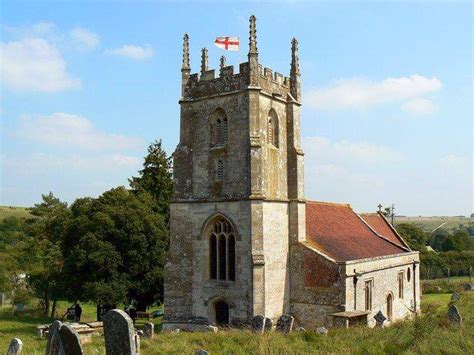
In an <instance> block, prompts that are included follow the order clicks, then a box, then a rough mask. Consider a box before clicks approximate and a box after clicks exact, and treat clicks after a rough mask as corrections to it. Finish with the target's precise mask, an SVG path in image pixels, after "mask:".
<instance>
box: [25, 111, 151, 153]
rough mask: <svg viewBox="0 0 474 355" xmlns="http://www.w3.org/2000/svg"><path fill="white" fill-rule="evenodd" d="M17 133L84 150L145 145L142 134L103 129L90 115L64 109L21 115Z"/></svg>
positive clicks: (27, 137) (28, 137) (125, 148)
mask: <svg viewBox="0 0 474 355" xmlns="http://www.w3.org/2000/svg"><path fill="white" fill-rule="evenodd" d="M17 134H18V136H19V137H20V138H22V139H26V140H32V141H35V142H40V143H43V144H47V145H52V146H60V147H70V148H74V149H76V148H80V149H84V150H99V151H103V150H113V151H124V150H128V149H139V148H141V147H142V146H143V140H142V139H141V138H136V137H128V136H123V135H118V134H112V133H107V132H102V131H100V130H98V129H97V128H95V127H94V126H93V124H92V122H91V121H89V120H88V119H87V118H84V117H81V116H77V115H73V114H68V113H61V112H59V113H54V114H52V115H50V116H42V117H36V118H32V117H29V116H24V117H22V118H20V128H19V129H18V133H17ZM117 161H118V160H117Z"/></svg>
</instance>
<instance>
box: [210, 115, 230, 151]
mask: <svg viewBox="0 0 474 355" xmlns="http://www.w3.org/2000/svg"><path fill="white" fill-rule="evenodd" d="M228 123H229V121H228V119H227V116H226V114H225V112H224V110H222V109H221V108H218V109H216V110H215V111H214V113H213V114H212V118H211V144H212V145H213V146H221V145H225V144H227V139H228Z"/></svg>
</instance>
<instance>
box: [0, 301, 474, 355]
mask: <svg viewBox="0 0 474 355" xmlns="http://www.w3.org/2000/svg"><path fill="white" fill-rule="evenodd" d="M450 297H451V295H450V294H430V295H423V299H422V309H423V313H424V315H423V316H420V317H417V318H416V319H414V320H409V321H405V322H398V323H396V324H394V325H393V326H391V327H389V328H385V329H369V328H367V327H356V328H350V329H331V330H330V331H329V334H328V335H327V336H324V335H319V334H315V333H313V332H304V333H297V332H293V333H292V334H290V335H287V336H284V335H281V334H278V333H275V332H272V333H267V334H264V335H257V334H254V333H251V332H249V331H239V330H231V331H220V332H218V333H216V334H214V333H183V332H181V333H178V334H174V333H157V334H156V335H155V337H154V339H152V340H142V347H141V353H142V354H194V352H195V351H196V350H197V349H200V348H202V349H205V350H207V351H209V352H210V353H211V354H290V353H291V354H306V353H322V354H329V353H332V354H334V353H337V354H347V353H351V354H366V353H370V354H373V353H374V354H381V353H393V354H399V353H404V354H429V353H433V354H446V353H449V354H467V353H471V352H472V349H473V348H474V292H469V293H467V292H466V293H462V294H461V300H460V301H459V302H458V303H457V305H458V308H459V310H460V312H461V314H462V316H463V318H464V322H463V324H462V325H461V326H460V327H455V326H451V325H449V324H448V323H447V321H446V319H445V313H446V310H447V307H448V304H449V302H450ZM60 306H61V309H62V310H63V311H64V310H65V308H66V307H67V303H65V302H61V304H60ZM83 310H84V319H86V320H87V319H88V318H91V320H93V319H94V313H95V307H94V305H83ZM45 321H46V320H45V319H42V318H41V317H38V316H35V315H34V312H25V314H23V315H15V316H12V315H11V312H10V311H9V308H4V309H2V310H0V351H4V350H3V349H6V348H7V347H8V343H9V341H10V339H11V338H13V337H14V336H18V337H20V338H21V339H22V340H23V343H24V351H25V354H35V353H36V354H42V353H44V348H45V346H46V340H44V339H39V338H37V336H36V325H37V324H41V323H43V322H45ZM142 323H143V322H140V323H139V324H138V326H140V324H142ZM156 323H157V324H159V320H157V322H156ZM84 350H85V353H86V354H105V348H104V339H103V337H95V338H94V342H93V343H92V344H88V345H86V346H85V348H84Z"/></svg>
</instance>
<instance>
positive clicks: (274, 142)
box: [164, 16, 306, 329]
mask: <svg viewBox="0 0 474 355" xmlns="http://www.w3.org/2000/svg"><path fill="white" fill-rule="evenodd" d="M200 69H201V70H200V74H191V68H190V63H189V39H188V35H187V34H185V35H184V44H183V63H182V68H181V74H182V92H181V100H180V106H181V122H180V140H179V144H178V146H177V148H176V151H175V152H174V155H173V157H174V179H175V180H174V184H175V192H174V197H173V200H172V203H171V220H170V238H171V239H170V250H169V254H168V262H167V265H166V269H165V300H164V302H165V317H164V328H165V329H172V328H175V327H179V328H181V329H183V327H184V328H194V329H196V328H199V327H200V326H201V325H203V324H207V323H211V324H227V323H239V322H246V321H249V320H250V319H251V318H252V317H253V316H254V315H257V314H259V315H265V316H266V317H269V318H276V317H278V316H280V315H281V314H282V313H285V312H289V311H290V274H289V273H290V269H291V267H290V265H289V263H290V260H291V258H290V254H291V252H292V245H295V244H297V243H298V242H299V241H302V240H304V239H305V233H306V231H305V200H304V181H303V151H302V149H301V142H300V106H301V103H300V100H301V84H300V70H299V63H298V42H297V41H296V39H293V40H292V42H291V67H290V77H289V78H288V77H284V76H283V75H281V74H279V73H276V72H275V73H273V71H272V70H271V69H269V68H263V67H262V65H261V64H260V63H259V58H258V48H257V30H256V19H255V17H254V16H252V17H251V18H250V37H249V51H248V62H245V63H241V64H240V66H239V72H238V73H234V68H233V66H226V64H225V58H224V57H222V58H221V60H220V68H219V71H218V73H216V72H215V70H214V69H209V68H208V54H207V50H206V49H205V48H203V49H202V55H201V68H200Z"/></svg>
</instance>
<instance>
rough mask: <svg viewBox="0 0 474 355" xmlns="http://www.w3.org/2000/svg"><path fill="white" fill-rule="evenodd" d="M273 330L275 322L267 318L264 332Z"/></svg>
mask: <svg viewBox="0 0 474 355" xmlns="http://www.w3.org/2000/svg"><path fill="white" fill-rule="evenodd" d="M272 328H273V321H272V320H271V319H270V318H266V317H265V326H264V328H263V331H264V332H270V331H271V330H272Z"/></svg>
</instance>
